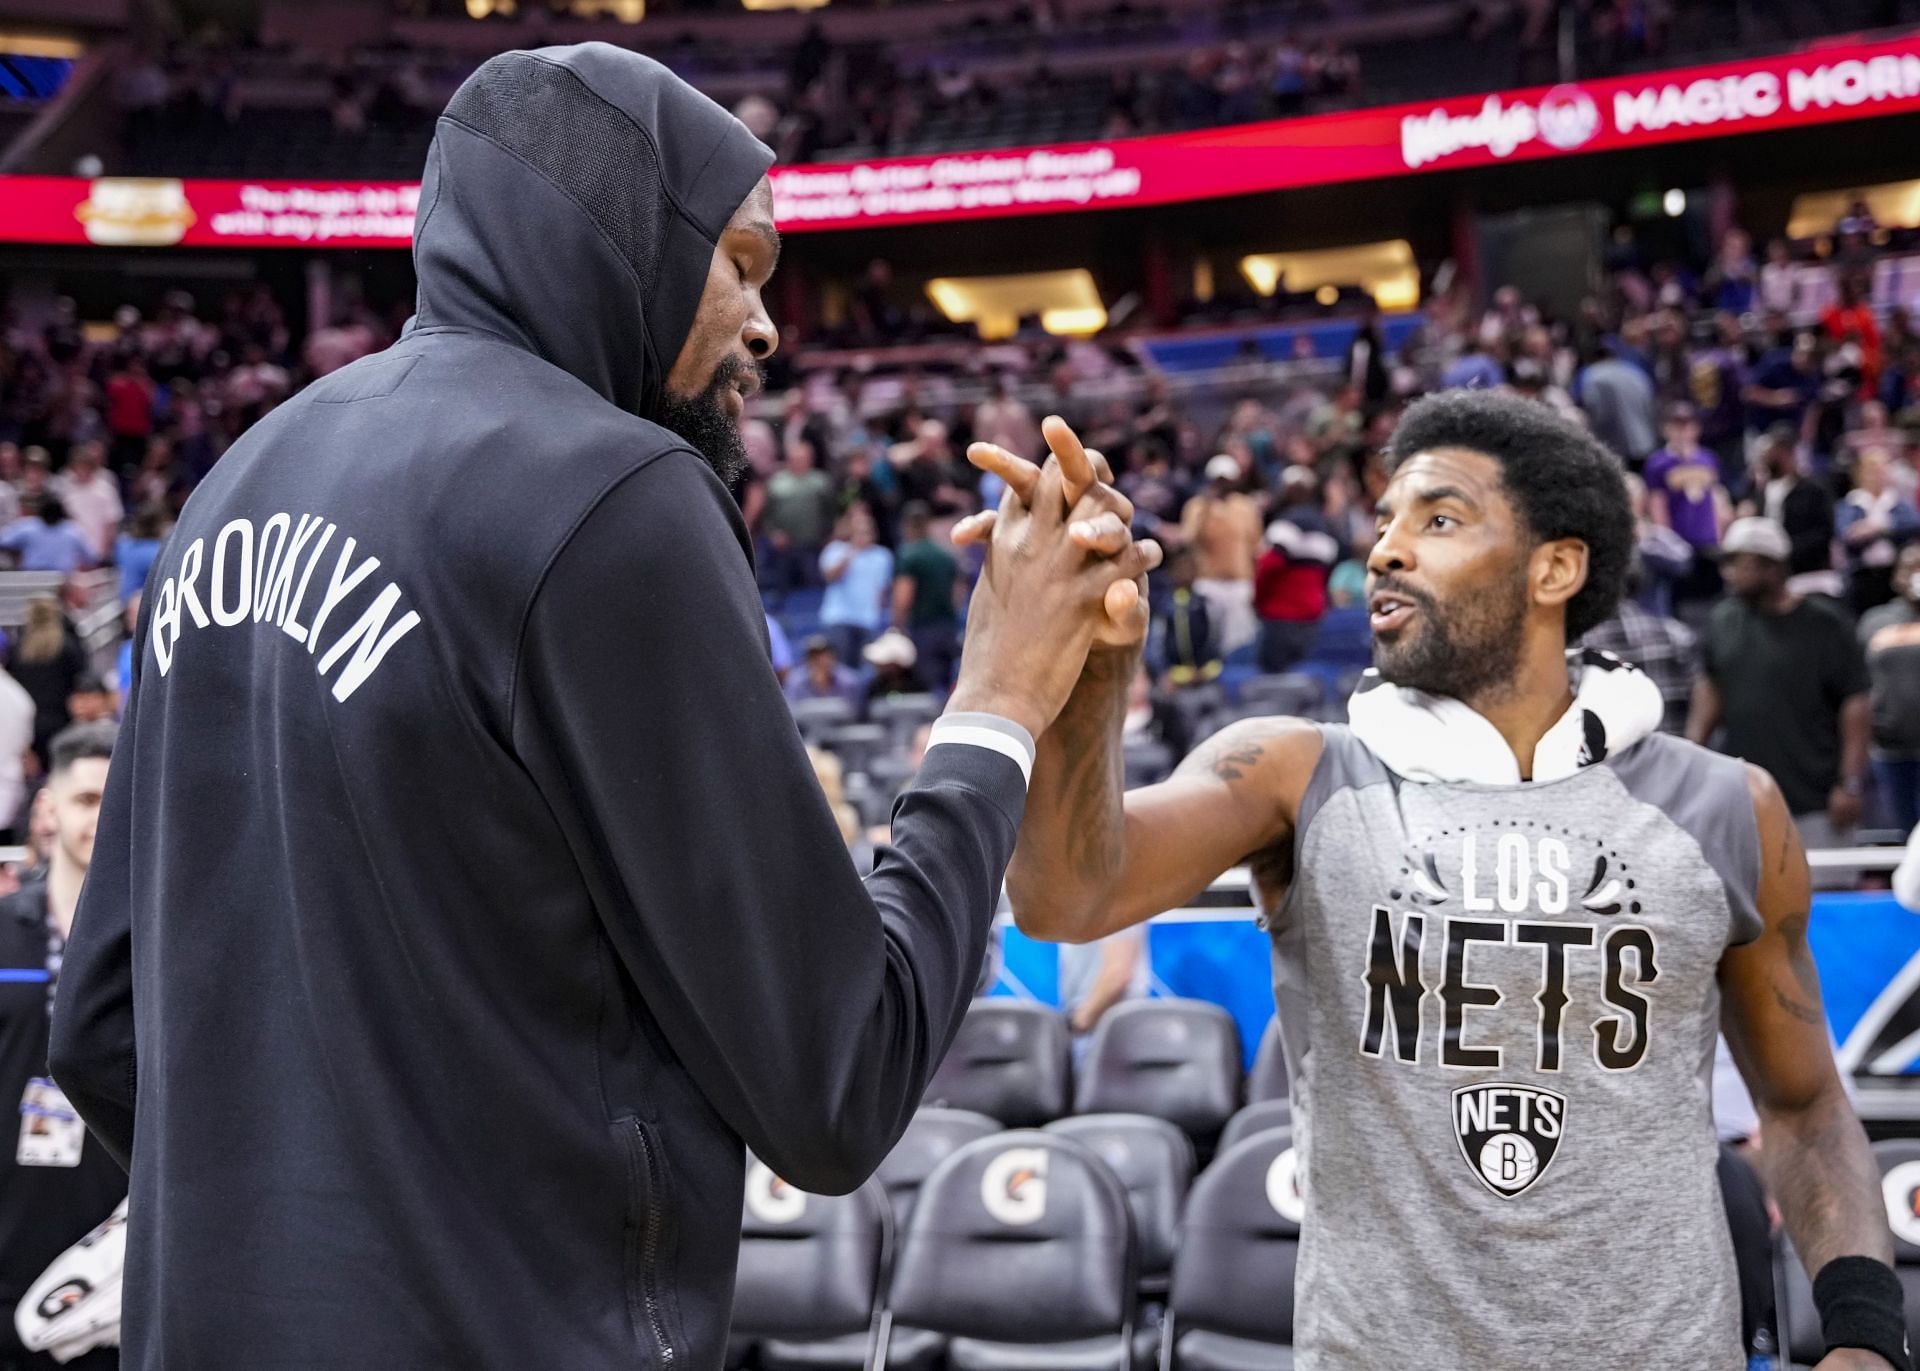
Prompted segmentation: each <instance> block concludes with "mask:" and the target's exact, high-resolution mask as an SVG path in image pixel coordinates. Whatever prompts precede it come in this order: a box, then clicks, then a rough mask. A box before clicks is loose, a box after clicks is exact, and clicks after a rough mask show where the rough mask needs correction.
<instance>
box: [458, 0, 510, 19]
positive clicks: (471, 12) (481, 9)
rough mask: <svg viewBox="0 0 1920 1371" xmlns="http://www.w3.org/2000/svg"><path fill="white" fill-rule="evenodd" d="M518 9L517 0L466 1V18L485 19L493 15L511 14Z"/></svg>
mask: <svg viewBox="0 0 1920 1371" xmlns="http://www.w3.org/2000/svg"><path fill="white" fill-rule="evenodd" d="M518 8H519V5H518V3H517V0H467V17H468V18H469V19H485V18H487V17H488V16H489V15H494V14H512V13H513V12H514V10H516V9H518Z"/></svg>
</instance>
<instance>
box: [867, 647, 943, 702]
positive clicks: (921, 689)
mask: <svg viewBox="0 0 1920 1371" xmlns="http://www.w3.org/2000/svg"><path fill="white" fill-rule="evenodd" d="M860 655H861V656H862V657H864V658H866V660H867V664H868V665H869V666H871V667H872V668H873V679H872V680H870V681H868V682H867V703H868V704H869V705H871V704H872V703H873V702H874V701H875V700H891V699H893V698H894V697H895V696H898V695H924V694H926V693H927V684H926V678H925V677H923V676H922V675H921V674H920V671H919V668H918V666H917V663H918V661H919V657H920V653H919V650H918V649H917V648H915V647H914V645H913V639H911V638H909V637H908V636H907V635H906V634H904V633H902V632H900V630H898V629H888V630H887V631H886V632H885V633H882V634H881V635H880V636H879V637H878V638H875V639H874V640H873V641H872V642H870V643H868V644H867V647H866V651H864V652H862V653H861V654H860ZM940 688H941V689H942V690H944V689H946V685H945V683H944V682H943V683H942V684H941V687H940Z"/></svg>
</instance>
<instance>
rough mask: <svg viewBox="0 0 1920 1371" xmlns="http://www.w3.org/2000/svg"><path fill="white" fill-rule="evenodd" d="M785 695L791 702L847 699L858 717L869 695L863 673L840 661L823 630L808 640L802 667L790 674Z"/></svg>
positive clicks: (849, 706) (850, 707)
mask: <svg viewBox="0 0 1920 1371" xmlns="http://www.w3.org/2000/svg"><path fill="white" fill-rule="evenodd" d="M786 695H787V701H788V702H789V703H790V704H798V703H799V702H800V701H802V700H844V701H846V703H847V707H848V708H849V709H851V710H852V711H853V713H854V717H855V718H858V717H859V716H860V714H861V712H862V708H863V706H864V705H865V704H866V698H867V692H866V686H865V684H864V683H863V682H862V681H861V679H860V673H859V672H857V671H855V670H854V669H853V668H852V667H850V666H846V665H844V664H843V663H842V662H841V661H840V659H839V658H838V657H837V656H836V655H835V653H834V646H833V642H832V640H831V639H829V638H828V637H827V636H826V635H825V634H823V633H816V634H814V636H813V637H811V638H809V639H807V644H806V655H805V656H804V657H803V658H802V659H801V663H800V670H798V671H795V672H791V673H789V674H788V676H787V683H786Z"/></svg>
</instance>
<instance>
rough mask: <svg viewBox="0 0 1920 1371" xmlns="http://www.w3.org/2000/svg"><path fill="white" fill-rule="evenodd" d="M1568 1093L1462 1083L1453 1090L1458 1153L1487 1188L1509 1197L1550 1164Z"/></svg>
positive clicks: (1565, 1111)
mask: <svg viewBox="0 0 1920 1371" xmlns="http://www.w3.org/2000/svg"><path fill="white" fill-rule="evenodd" d="M1566 1117H1567V1097H1566V1096H1565V1095H1562V1094H1559V1093H1558V1092H1556V1091H1552V1090H1541V1089H1539V1088H1538V1087H1535V1086H1525V1085H1501V1084H1494V1085H1463V1086H1461V1087H1460V1088H1459V1089H1458V1090H1456V1091H1454V1092H1453V1134H1454V1138H1455V1139H1456V1140H1457V1141H1458V1142H1459V1144H1460V1155H1461V1156H1462V1157H1465V1158H1466V1160H1467V1166H1468V1168H1469V1169H1470V1170H1472V1172H1473V1174H1474V1175H1475V1176H1476V1177H1478V1178H1479V1181H1480V1184H1482V1185H1484V1186H1486V1187H1487V1189H1489V1190H1491V1191H1492V1192H1493V1193H1494V1194H1496V1195H1498V1196H1499V1197H1500V1198H1501V1199H1503V1200H1510V1199H1512V1198H1513V1197H1514V1196H1516V1195H1518V1194H1520V1193H1521V1192H1522V1191H1525V1190H1527V1189H1529V1188H1531V1187H1532V1185H1533V1183H1534V1182H1535V1181H1537V1180H1539V1179H1540V1178H1541V1177H1542V1176H1544V1175H1545V1174H1546V1172H1547V1168H1548V1167H1549V1166H1551V1165H1553V1154H1554V1153H1555V1152H1557V1151H1558V1150H1559V1148H1560V1137H1561V1132H1562V1129H1563V1125H1564V1124H1565V1122H1566Z"/></svg>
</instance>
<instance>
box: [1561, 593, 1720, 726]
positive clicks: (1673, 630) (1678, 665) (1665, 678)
mask: <svg viewBox="0 0 1920 1371" xmlns="http://www.w3.org/2000/svg"><path fill="white" fill-rule="evenodd" d="M1645 580H1646V571H1645V569H1644V568H1643V567H1642V565H1641V563H1640V559H1639V558H1638V557H1635V558H1634V560H1633V565H1632V568H1631V570H1630V571H1629V572H1628V573H1627V593H1626V595H1625V596H1623V597H1622V598H1621V600H1620V607H1619V608H1618V609H1616V610H1615V611H1614V612H1613V615H1612V617H1611V618H1607V619H1603V620H1601V621H1600V622H1599V623H1598V624H1595V625H1594V626H1593V627H1592V628H1591V629H1589V630H1588V631H1587V635H1586V637H1584V638H1582V639H1581V640H1580V645H1581V646H1582V647H1590V648H1598V649H1599V650H1600V651H1602V652H1611V653H1612V654H1613V655H1614V656H1616V657H1618V658H1620V659H1621V660H1622V661H1626V662H1632V663H1633V664H1634V665H1635V666H1637V667H1639V668H1640V669H1641V670H1642V671H1644V672H1646V673H1647V675H1648V676H1649V677H1651V678H1652V680H1653V683H1654V684H1655V685H1657V686H1659V687H1660V698H1661V699H1662V700H1664V701H1665V702H1666V715H1665V717H1664V718H1663V719H1662V721H1661V724H1660V727H1661V728H1662V729H1664V730H1666V731H1667V732H1668V733H1675V734H1684V733H1685V732H1686V731H1687V711H1688V709H1689V708H1691V706H1692V701H1693V688H1694V680H1695V678H1696V677H1697V676H1698V675H1699V671H1700V640H1699V638H1698V637H1697V636H1696V635H1695V633H1694V631H1693V630H1692V629H1690V628H1688V627H1687V626H1686V625H1685V624H1683V623H1681V622H1680V621H1679V620H1678V619H1675V618H1672V617H1671V616H1669V615H1665V614H1656V613H1653V612H1652V611H1650V610H1647V609H1645V608H1643V607H1642V605H1641V603H1640V596H1641V595H1642V594H1643V593H1644V591H1645V589H1646V587H1645V584H1644V582H1645Z"/></svg>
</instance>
